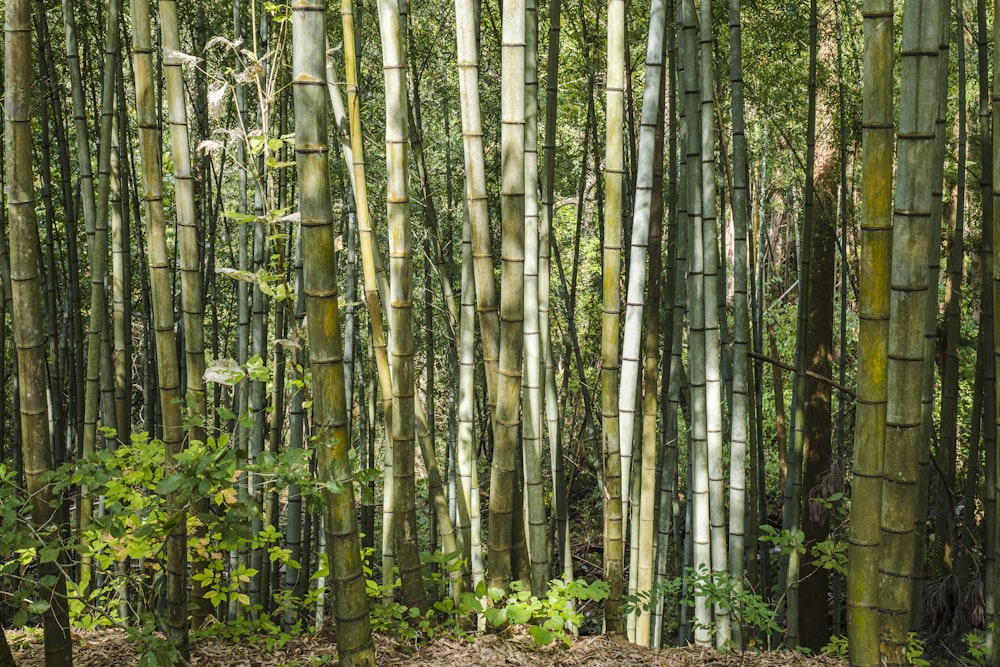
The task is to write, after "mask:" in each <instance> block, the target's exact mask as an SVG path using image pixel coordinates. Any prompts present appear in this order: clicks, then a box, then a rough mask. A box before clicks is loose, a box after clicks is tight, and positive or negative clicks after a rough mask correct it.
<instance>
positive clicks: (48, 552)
mask: <svg viewBox="0 0 1000 667" xmlns="http://www.w3.org/2000/svg"><path fill="white" fill-rule="evenodd" d="M57 558H59V547H58V546H57V545H55V544H47V545H45V546H44V547H42V548H41V550H39V552H38V560H39V561H41V562H42V563H54V562H55V561H56V559H57Z"/></svg>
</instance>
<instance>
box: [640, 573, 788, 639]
mask: <svg viewBox="0 0 1000 667" xmlns="http://www.w3.org/2000/svg"><path fill="white" fill-rule="evenodd" d="M685 579H686V583H687V590H688V591H689V595H688V597H685V598H684V599H681V598H680V591H681V589H682V586H683V584H684V583H685ZM695 593H699V594H701V595H703V596H704V597H705V599H706V601H707V603H708V604H709V605H711V606H713V607H715V608H717V609H719V610H721V611H723V612H725V613H728V614H729V615H730V616H731V617H732V618H733V619H734V621H735V622H737V623H739V624H741V625H745V626H748V627H756V628H760V630H761V631H762V632H763V633H764V634H765V635H766V636H770V635H772V634H775V633H777V632H779V631H780V628H779V627H778V624H777V622H776V621H775V617H774V610H773V609H772V608H771V607H770V605H768V604H767V602H765V601H764V599H763V598H762V597H761V596H760V595H758V594H757V593H756V592H754V590H753V589H751V588H750V587H749V586H747V585H746V582H745V581H738V580H736V579H733V577H731V576H730V575H729V573H728V572H709V570H708V568H706V567H704V566H702V567H701V568H700V569H698V570H695V569H693V568H687V570H685V573H684V576H683V577H676V578H674V579H669V580H665V581H663V582H661V583H660V584H659V585H658V586H657V587H655V588H654V589H653V590H651V591H641V592H639V593H637V594H636V595H626V596H625V611H626V613H630V614H635V613H639V612H649V611H651V610H652V609H653V608H654V607H656V605H657V604H658V602H659V601H660V600H661V599H663V600H664V602H677V603H681V604H686V605H687V606H689V607H694V594H695ZM708 629H709V630H712V629H713V628H708Z"/></svg>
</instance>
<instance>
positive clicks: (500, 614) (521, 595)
mask: <svg viewBox="0 0 1000 667" xmlns="http://www.w3.org/2000/svg"><path fill="white" fill-rule="evenodd" d="M476 593H477V594H480V595H481V594H482V593H486V594H487V595H488V596H489V598H490V600H491V601H492V603H493V606H491V607H490V608H488V609H486V611H485V615H486V620H487V621H489V622H490V624H491V625H493V626H494V627H497V628H505V627H511V626H515V625H525V626H527V628H528V632H529V633H530V634H531V636H532V638H534V640H535V643H536V644H537V645H539V646H546V645H548V644H551V643H552V642H554V641H556V640H561V641H562V642H563V643H564V644H565V645H566V646H570V645H571V644H572V641H573V640H572V636H571V634H570V632H569V629H570V628H573V627H579V626H580V624H581V623H582V622H583V614H581V613H580V612H579V611H577V607H578V606H579V605H578V603H579V602H583V601H586V600H592V601H594V602H600V601H602V600H605V599H607V597H608V593H609V588H608V585H607V583H605V582H603V581H600V580H596V581H593V582H590V583H588V582H587V581H585V580H582V579H577V580H574V581H570V582H564V581H562V580H561V579H553V580H552V581H550V582H549V588H548V591H547V592H546V594H545V596H544V597H543V598H538V597H536V596H534V595H532V594H531V592H530V591H525V590H522V589H521V584H520V582H518V581H512V582H511V584H510V594H509V595H505V594H504V592H503V591H502V590H500V589H498V588H489V589H487V588H486V586H485V585H483V584H481V585H480V587H479V590H477V591H476Z"/></svg>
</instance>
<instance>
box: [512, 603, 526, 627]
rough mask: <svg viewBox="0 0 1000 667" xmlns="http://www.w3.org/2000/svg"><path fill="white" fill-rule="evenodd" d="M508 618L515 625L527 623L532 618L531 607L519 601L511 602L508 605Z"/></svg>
mask: <svg viewBox="0 0 1000 667" xmlns="http://www.w3.org/2000/svg"><path fill="white" fill-rule="evenodd" d="M507 620H508V621H510V622H511V623H514V624H515V625H520V624H522V623H527V622H528V621H530V620H531V609H529V608H528V606H527V605H524V604H521V603H519V602H514V603H512V604H509V605H507Z"/></svg>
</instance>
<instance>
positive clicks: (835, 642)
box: [819, 635, 847, 660]
mask: <svg viewBox="0 0 1000 667" xmlns="http://www.w3.org/2000/svg"><path fill="white" fill-rule="evenodd" d="M819 652H820V653H822V654H823V655H832V656H834V657H837V658H841V659H842V660H847V637H846V636H844V635H834V636H832V637H830V641H828V642H827V643H826V646H824V647H823V648H821V649H820V650H819Z"/></svg>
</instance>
